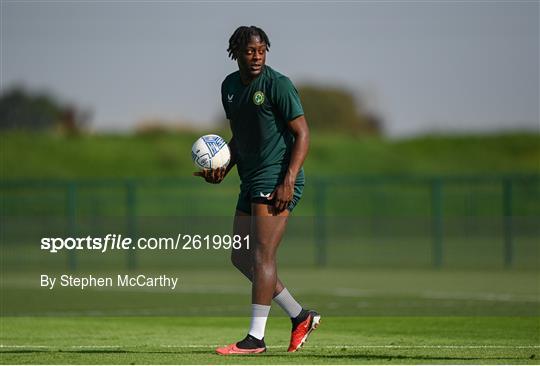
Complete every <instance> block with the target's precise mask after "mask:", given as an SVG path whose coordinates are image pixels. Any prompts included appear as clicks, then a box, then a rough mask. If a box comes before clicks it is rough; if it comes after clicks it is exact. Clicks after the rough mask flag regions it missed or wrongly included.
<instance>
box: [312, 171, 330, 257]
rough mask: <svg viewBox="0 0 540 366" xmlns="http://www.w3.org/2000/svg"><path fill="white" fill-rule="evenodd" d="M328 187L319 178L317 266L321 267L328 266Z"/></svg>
mask: <svg viewBox="0 0 540 366" xmlns="http://www.w3.org/2000/svg"><path fill="white" fill-rule="evenodd" d="M326 185H327V183H326V182H325V181H324V180H323V179H322V178H318V179H317V180H316V181H315V184H314V186H315V202H314V203H315V227H314V235H315V264H316V265H317V266H319V267H324V266H325V265H326Z"/></svg>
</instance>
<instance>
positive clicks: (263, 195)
mask: <svg viewBox="0 0 540 366" xmlns="http://www.w3.org/2000/svg"><path fill="white" fill-rule="evenodd" d="M259 194H260V195H261V197H264V198H270V194H271V193H267V194H264V193H262V192H259Z"/></svg>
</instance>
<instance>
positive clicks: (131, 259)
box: [126, 180, 137, 270]
mask: <svg viewBox="0 0 540 366" xmlns="http://www.w3.org/2000/svg"><path fill="white" fill-rule="evenodd" d="M136 195H137V191H136V186H135V182H134V181H133V180H129V181H127V182H126V228H127V235H128V236H129V237H130V238H131V239H132V240H133V241H134V242H135V240H137V239H136V236H137V210H136V205H137V196H136ZM135 252H136V250H128V252H127V267H128V269H129V270H134V269H136V268H137V256H136V253H135Z"/></svg>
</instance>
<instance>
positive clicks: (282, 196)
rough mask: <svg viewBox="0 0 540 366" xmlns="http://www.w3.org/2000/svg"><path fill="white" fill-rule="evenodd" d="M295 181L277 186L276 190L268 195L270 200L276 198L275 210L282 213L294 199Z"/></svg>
mask: <svg viewBox="0 0 540 366" xmlns="http://www.w3.org/2000/svg"><path fill="white" fill-rule="evenodd" d="M293 193H294V182H293V183H285V182H283V183H281V184H280V185H279V186H277V187H276V189H275V190H274V192H272V194H271V195H270V197H268V199H269V200H272V199H273V200H274V212H276V213H280V212H281V211H283V210H285V209H286V208H287V207H289V204H290V203H291V201H292V199H293Z"/></svg>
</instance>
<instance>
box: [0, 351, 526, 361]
mask: <svg viewBox="0 0 540 366" xmlns="http://www.w3.org/2000/svg"><path fill="white" fill-rule="evenodd" d="M32 353H40V354H54V353H64V354H65V353H73V354H168V355H178V356H181V355H187V354H191V355H195V354H198V355H206V356H208V357H212V356H214V357H216V358H217V359H224V360H225V359H235V360H241V359H247V358H249V359H254V358H261V360H263V359H264V360H272V359H280V360H282V359H283V358H284V357H290V359H291V360H298V359H302V358H303V359H314V360H315V359H318V360H334V361H335V362H339V360H347V359H353V360H360V362H361V360H365V361H369V360H384V361H393V360H422V361H429V360H441V361H451V360H456V361H475V360H523V359H534V355H531V357H527V356H523V357H490V356H482V357H473V356H431V355H389V354H363V353H344V354H334V355H329V354H326V353H297V354H289V353H286V352H283V353H279V354H272V353H270V354H269V353H264V354H262V355H260V354H259V355H242V356H219V355H216V354H215V353H214V352H213V350H211V351H210V350H189V351H186V352H179V351H144V350H123V349H113V350H111V349H101V350H100V349H91V350H88V349H84V350H61V349H58V350H36V349H17V350H9V351H0V354H6V355H7V354H32Z"/></svg>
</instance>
